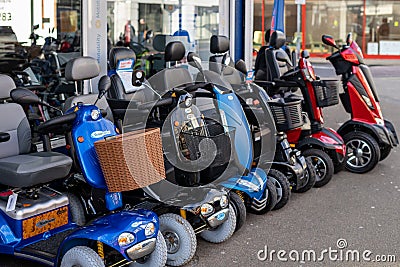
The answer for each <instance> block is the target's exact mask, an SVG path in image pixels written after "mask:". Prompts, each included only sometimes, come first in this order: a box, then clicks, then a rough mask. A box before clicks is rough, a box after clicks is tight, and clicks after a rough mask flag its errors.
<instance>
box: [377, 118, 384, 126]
mask: <svg viewBox="0 0 400 267" xmlns="http://www.w3.org/2000/svg"><path fill="white" fill-rule="evenodd" d="M375 121H376V124H378V125H381V126H383V125H385V122H384V121H383V120H381V119H379V118H375Z"/></svg>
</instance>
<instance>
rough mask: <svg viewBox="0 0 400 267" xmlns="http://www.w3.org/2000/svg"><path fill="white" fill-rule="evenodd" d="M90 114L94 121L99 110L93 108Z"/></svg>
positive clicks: (97, 116) (98, 115) (98, 114)
mask: <svg viewBox="0 0 400 267" xmlns="http://www.w3.org/2000/svg"><path fill="white" fill-rule="evenodd" d="M90 116H91V117H92V120H94V121H96V120H97V119H98V118H99V117H100V112H99V110H97V109H93V110H92V112H91V113H90Z"/></svg>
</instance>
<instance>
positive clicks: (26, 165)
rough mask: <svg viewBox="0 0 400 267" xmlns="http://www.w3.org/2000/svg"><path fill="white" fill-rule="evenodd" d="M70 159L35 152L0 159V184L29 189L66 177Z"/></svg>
mask: <svg viewBox="0 0 400 267" xmlns="http://www.w3.org/2000/svg"><path fill="white" fill-rule="evenodd" d="M71 166H72V159H71V158H70V157H67V156H65V155H63V154H60V153H56V152H36V153H30V154H24V155H16V156H13V157H7V158H2V159H0V184H4V185H7V186H12V187H30V186H34V185H37V184H43V183H48V182H51V181H53V180H55V179H60V178H64V177H66V176H67V175H68V173H69V171H70V169H71Z"/></svg>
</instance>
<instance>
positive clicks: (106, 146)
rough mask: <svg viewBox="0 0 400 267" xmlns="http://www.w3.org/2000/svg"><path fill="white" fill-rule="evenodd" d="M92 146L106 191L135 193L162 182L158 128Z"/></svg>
mask: <svg viewBox="0 0 400 267" xmlns="http://www.w3.org/2000/svg"><path fill="white" fill-rule="evenodd" d="M94 145H95V148H96V152H97V155H98V157H99V161H100V165H101V169H102V170H103V174H104V178H105V180H106V184H107V187H108V190H109V191H110V192H123V191H130V190H135V189H138V188H143V187H146V186H148V185H151V184H155V183H157V182H159V181H161V180H163V179H165V168H164V159H163V151H162V144H161V136H160V129H147V130H146V131H145V132H144V131H143V130H140V131H133V132H129V133H124V134H122V135H119V136H116V137H114V138H112V139H105V140H101V141H97V142H95V143H94Z"/></svg>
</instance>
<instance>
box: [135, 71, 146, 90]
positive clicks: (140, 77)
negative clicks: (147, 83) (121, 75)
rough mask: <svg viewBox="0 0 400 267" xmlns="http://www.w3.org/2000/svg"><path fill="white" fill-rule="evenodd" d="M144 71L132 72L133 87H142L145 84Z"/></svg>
mask: <svg viewBox="0 0 400 267" xmlns="http://www.w3.org/2000/svg"><path fill="white" fill-rule="evenodd" d="M144 78H145V75H144V71H142V70H134V71H133V72H132V85H133V86H141V85H142V84H143V82H144Z"/></svg>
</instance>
